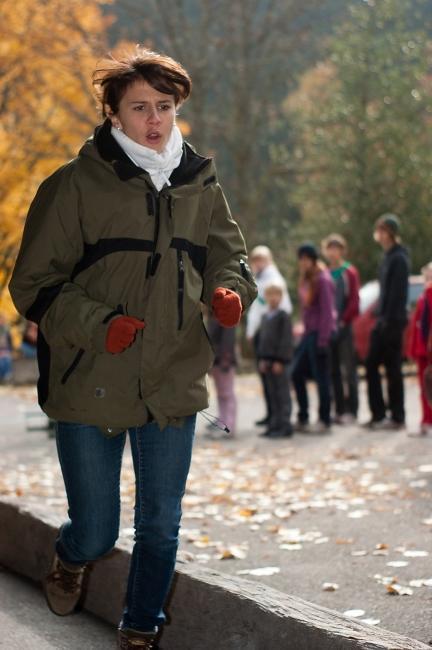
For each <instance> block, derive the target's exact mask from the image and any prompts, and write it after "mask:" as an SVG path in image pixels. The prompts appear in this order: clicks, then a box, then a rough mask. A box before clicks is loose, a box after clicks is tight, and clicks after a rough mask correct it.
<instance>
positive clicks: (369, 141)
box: [281, 0, 432, 278]
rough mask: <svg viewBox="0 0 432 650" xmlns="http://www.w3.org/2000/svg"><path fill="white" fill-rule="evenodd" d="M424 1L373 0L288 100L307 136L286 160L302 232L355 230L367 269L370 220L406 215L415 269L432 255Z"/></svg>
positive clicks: (368, 273) (351, 234)
mask: <svg viewBox="0 0 432 650" xmlns="http://www.w3.org/2000/svg"><path fill="white" fill-rule="evenodd" d="M423 4H424V3H423V2H422V0H414V1H413V0H379V1H375V0H368V1H365V2H362V3H358V2H355V3H353V4H352V6H351V7H350V19H349V20H348V21H347V22H346V23H345V24H344V25H343V26H342V27H341V28H340V30H339V31H338V34H337V35H336V36H335V37H334V38H333V39H332V40H331V42H330V46H329V56H328V58H327V59H326V60H325V61H324V62H323V63H320V64H318V65H317V66H315V67H314V68H313V69H311V70H310V71H308V72H307V73H306V74H305V75H303V77H302V79H301V82H300V84H299V88H298V90H297V91H296V93H294V94H293V95H292V96H291V97H290V98H289V99H288V101H287V103H286V109H287V119H288V122H290V121H292V120H293V119H295V120H296V124H297V128H298V132H299V138H298V142H297V146H296V147H295V148H294V152H293V155H291V156H290V157H289V160H288V159H287V161H286V166H285V172H284V171H283V170H282V171H281V177H283V175H284V173H285V175H286V178H287V179H288V178H290V179H292V178H295V182H296V187H295V190H294V192H293V194H292V195H291V197H294V200H295V202H296V204H297V206H298V208H299V210H300V212H301V215H302V219H301V221H300V223H299V226H298V228H297V231H296V236H297V238H298V239H301V238H305V237H310V238H313V239H315V240H319V239H320V237H321V236H322V235H325V234H326V233H328V232H329V231H334V230H338V231H341V232H342V233H343V234H344V235H346V236H347V238H348V240H349V241H350V246H351V256H352V257H353V258H354V259H355V260H356V262H357V263H358V264H359V265H360V267H361V269H362V271H363V277H364V278H368V277H372V276H374V275H375V273H376V258H377V255H378V248H377V247H376V246H375V245H374V244H373V242H372V238H371V232H372V226H373V223H374V221H375V220H376V218H377V217H378V216H379V215H380V214H382V213H383V212H387V211H391V212H395V213H397V214H399V215H400V216H401V217H402V221H403V234H404V239H405V240H406V242H407V243H408V245H409V246H410V248H411V252H412V255H413V262H414V269H417V270H418V268H419V267H420V265H421V264H423V263H425V262H426V261H427V260H428V259H429V258H430V254H431V253H430V225H431V211H432V206H431V201H430V186H431V181H432V131H431V122H432V80H431V77H430V64H431V47H430V44H429V39H428V34H427V32H426V26H423V25H421V24H420V23H419V22H417V24H416V19H418V18H419V17H420V13H418V12H420V10H422V9H423Z"/></svg>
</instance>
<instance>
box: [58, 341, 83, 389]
mask: <svg viewBox="0 0 432 650" xmlns="http://www.w3.org/2000/svg"><path fill="white" fill-rule="evenodd" d="M83 354H84V350H83V349H82V348H80V349H79V350H78V352H77V353H76V355H75V357H74V360H73V361H72V363H71V364H70V366H69V368H68V369H67V370H66V372H65V373H64V375H63V377H62V378H61V383H62V384H65V383H66V382H67V380H68V379H69V377H70V376H71V374H72V373H73V371H74V370H75V368H76V367H77V365H78V364H79V362H80V361H81V357H82V355H83Z"/></svg>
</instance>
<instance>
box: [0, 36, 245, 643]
mask: <svg viewBox="0 0 432 650" xmlns="http://www.w3.org/2000/svg"><path fill="white" fill-rule="evenodd" d="M93 83H94V86H95V89H96V93H97V97H98V100H99V102H100V106H101V109H102V115H103V117H104V121H103V123H102V124H101V125H100V126H98V127H96V129H95V132H94V136H93V137H92V138H90V139H89V140H87V142H86V143H85V144H84V145H83V147H82V148H81V150H80V151H79V153H78V156H77V157H76V158H75V159H73V160H72V161H71V162H69V163H67V164H66V165H64V166H63V167H61V168H60V169H58V170H57V171H56V172H54V174H52V175H51V176H50V177H49V178H47V179H46V180H45V181H44V182H43V183H42V185H41V186H40V188H39V190H38V192H37V194H36V196H35V198H34V200H33V202H32V204H31V206H30V210H29V214H28V217H27V220H26V223H25V228H24V234H23V239H22V243H21V248H20V251H19V254H18V257H17V261H16V265H15V269H14V271H13V274H12V279H11V282H10V285H9V289H10V293H11V295H12V299H13V301H14V304H15V306H16V308H17V310H18V312H20V313H21V314H22V315H23V316H25V317H26V318H27V319H29V320H31V321H33V322H35V323H37V324H38V326H39V328H38V342H37V351H38V364H39V374H40V376H39V381H38V398H39V403H40V405H41V407H42V409H43V410H44V411H45V413H46V414H47V415H48V416H49V417H50V418H53V419H54V420H55V421H56V442H57V450H58V456H59V461H60V465H61V469H62V473H63V478H64V482H65V488H66V493H67V497H68V505H69V510H68V515H69V518H68V520H67V521H66V522H65V523H64V524H63V526H62V527H61V528H60V530H59V532H58V536H57V539H56V548H55V552H54V558H53V562H52V566H51V568H50V570H49V573H48V575H47V576H46V580H45V585H44V586H45V595H46V598H47V601H48V604H49V606H50V608H51V609H52V611H53V612H54V613H56V614H58V615H67V614H70V613H72V612H73V611H75V610H76V609H77V607H78V606H79V605H80V604H81V602H82V600H83V598H84V596H85V594H84V591H85V589H84V585H85V583H86V574H87V571H88V568H89V563H91V562H93V561H94V560H96V559H97V558H99V557H100V556H102V555H104V554H106V553H107V552H108V551H109V550H110V549H112V547H113V546H114V544H115V542H116V539H117V537H118V531H119V518H120V469H121V461H122V454H123V448H124V445H125V440H126V435H127V433H128V434H129V438H130V443H131V450H132V456H133V463H134V469H135V475H136V503H135V522H134V524H135V538H134V547H133V552H132V559H131V565H130V571H129V578H128V584H127V591H126V598H125V607H124V611H123V616H122V620H121V622H120V624H119V631H118V645H119V648H132V647H133V648H136V647H140V648H156V647H157V645H156V644H157V639H158V638H159V636H160V633H161V630H162V626H163V624H164V622H165V613H164V610H163V608H164V603H165V601H166V597H167V594H168V591H169V588H170V585H171V581H172V576H173V572H174V566H175V559H176V552H177V546H178V531H179V526H180V518H181V500H182V497H183V494H184V491H185V484H186V480H187V475H188V472H189V466H190V461H191V454H192V446H193V438H194V430H195V420H196V414H197V412H199V411H201V410H203V409H205V408H206V407H207V406H208V395H207V388H206V373H207V371H208V370H209V369H210V368H211V366H212V362H213V351H212V348H211V345H210V342H209V339H208V335H207V332H206V329H205V326H204V323H203V318H202V309H201V306H202V303H203V304H205V305H206V306H207V307H208V308H209V309H210V310H211V312H212V314H213V316H214V317H215V318H216V319H217V320H218V321H219V322H220V323H221V324H222V325H224V326H226V327H233V326H235V325H237V324H238V322H239V321H240V317H241V314H242V312H243V311H244V309H246V308H247V307H248V306H249V304H250V303H251V302H252V301H253V300H254V298H255V297H256V287H255V283H254V279H253V276H252V274H251V272H250V270H249V267H248V264H247V253H246V248H245V243H244V239H243V237H242V235H241V233H240V230H239V228H238V226H237V224H236V222H235V221H234V220H233V218H232V216H231V214H230V210H229V207H228V205H227V202H226V200H225V197H224V194H223V191H222V189H221V187H220V184H219V182H218V177H217V172H216V168H215V164H214V162H213V160H212V159H210V158H206V157H203V156H201V155H199V154H198V153H196V151H195V150H194V148H193V147H192V146H191V145H190V144H188V143H187V142H185V141H184V140H183V138H182V135H181V132H180V130H179V128H178V127H177V125H176V111H177V110H178V108H179V106H180V105H181V104H182V102H184V101H185V100H186V99H187V98H188V96H189V94H190V90H191V80H190V77H189V75H188V73H187V72H186V71H185V69H184V68H183V67H182V66H181V65H180V64H179V63H178V62H176V61H174V60H173V59H171V58H170V57H168V56H164V55H161V54H157V53H154V52H151V51H149V50H147V49H145V48H141V47H138V48H137V49H136V51H134V52H133V53H130V54H125V55H124V56H122V57H121V58H119V59H116V58H114V57H110V58H108V59H106V60H104V61H103V62H102V63H101V64H100V66H98V69H97V70H96V71H95V73H94V75H93Z"/></svg>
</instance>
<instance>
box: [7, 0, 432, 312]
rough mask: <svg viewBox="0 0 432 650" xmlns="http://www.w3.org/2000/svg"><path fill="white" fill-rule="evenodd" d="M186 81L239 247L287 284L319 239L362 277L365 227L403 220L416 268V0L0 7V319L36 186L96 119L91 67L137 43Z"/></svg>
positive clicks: (419, 129)
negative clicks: (389, 216)
mask: <svg viewBox="0 0 432 650" xmlns="http://www.w3.org/2000/svg"><path fill="white" fill-rule="evenodd" d="M138 42H139V43H141V44H146V45H147V46H150V47H152V48H155V49H157V50H162V51H164V52H166V53H167V54H170V55H172V56H173V57H174V58H177V59H178V60H180V61H181V62H182V63H183V64H184V65H185V67H186V68H187V69H188V71H189V72H190V74H191V76H192V79H193V81H194V88H193V93H192V98H191V100H190V101H189V102H188V103H187V104H186V105H185V106H184V108H182V110H181V116H180V125H181V127H182V130H183V132H184V135H185V136H186V137H187V138H188V139H189V140H190V142H191V143H192V144H193V145H194V146H196V148H197V149H198V150H199V151H201V152H202V153H204V154H212V155H214V156H216V160H217V164H218V168H219V175H220V179H221V182H222V184H223V186H224V188H225V191H226V193H227V196H228V199H229V201H230V204H231V207H232V210H233V213H234V216H235V218H236V219H237V220H238V221H239V222H240V224H241V226H242V228H243V229H244V231H245V234H246V237H247V242H248V246H249V248H251V247H252V246H254V245H255V244H262V243H263V244H267V245H268V246H270V247H271V248H272V249H273V251H274V253H275V258H276V261H277V263H278V265H279V266H280V268H281V270H282V272H283V273H284V274H285V276H286V277H287V279H288V280H289V281H292V280H293V279H294V273H295V269H294V266H295V255H294V252H295V247H296V246H297V244H298V243H299V242H300V241H301V240H304V239H314V240H315V241H319V239H320V238H321V236H324V235H326V234H328V232H329V231H338V232H341V233H342V234H343V235H344V236H345V237H346V238H347V239H348V242H349V246H350V259H352V261H353V262H354V263H355V264H356V265H357V266H358V268H359V269H360V272H361V276H362V281H363V283H365V282H366V281H368V280H370V279H372V278H373V277H374V276H375V274H376V265H377V260H378V256H379V250H378V247H377V246H375V245H374V244H373V243H372V238H371V229H372V224H373V223H374V221H375V220H376V218H377V217H378V216H379V215H380V214H381V213H383V212H385V211H391V212H396V213H397V214H399V215H400V216H401V217H402V221H403V238H404V240H405V243H406V244H407V245H408V246H409V248H410V251H411V255H412V259H413V272H415V273H417V272H418V270H419V268H420V267H421V266H422V265H423V264H425V263H426V262H428V261H429V258H430V234H431V229H430V224H431V200H430V185H431V178H432V129H431V128H430V126H431V121H432V75H431V70H432V68H431V61H432V4H431V3H430V2H428V1H426V0H365V1H363V0H351V1H350V2H347V0H237V1H236V2H231V0H211V1H210V0H209V1H204V0H176V1H175V2H174V1H172V0H117V1H108V2H106V1H102V0H85V1H84V0H69V1H68V2H63V1H62V0H44V1H39V2H38V1H35V0H32V1H31V2H30V0H2V3H1V21H0V68H1V78H0V114H1V119H0V311H2V312H3V313H5V312H6V314H7V315H8V318H9V319H12V321H14V320H15V319H16V314H15V313H14V310H13V306H12V304H11V301H10V298H9V295H8V292H7V283H8V280H9V277H10V273H11V270H12V267H13V264H14V260H15V257H16V253H17V249H18V246H19V242H20V238H21V233H22V227H23V223H24V220H25V216H26V213H27V210H28V206H29V202H30V201H31V199H32V197H33V195H34V193H35V191H36V189H37V186H38V185H39V183H40V182H41V181H42V180H43V178H45V177H46V176H47V175H48V174H49V173H51V172H52V171H53V170H55V169H56V168H57V167H58V166H60V165H61V164H63V163H64V162H67V161H68V160H70V159H71V158H72V157H74V156H75V154H76V152H77V150H78V149H79V147H80V145H81V144H82V142H83V140H84V139H85V138H86V137H88V136H89V135H91V134H92V132H93V129H94V126H95V125H96V124H97V123H98V122H100V121H101V120H100V117H99V116H98V114H97V111H96V103H95V101H94V99H93V96H92V88H91V83H90V75H91V71H92V69H93V68H94V66H95V64H96V62H97V60H98V58H100V57H101V56H102V55H104V54H105V53H106V52H107V51H112V52H115V53H117V52H119V51H121V50H122V48H124V47H128V46H129V47H130V46H132V47H133V46H134V44H136V43H138Z"/></svg>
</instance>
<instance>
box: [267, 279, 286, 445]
mask: <svg viewBox="0 0 432 650" xmlns="http://www.w3.org/2000/svg"><path fill="white" fill-rule="evenodd" d="M283 296H284V286H283V285H282V284H276V283H271V284H268V285H267V286H266V288H265V290H264V297H265V300H266V303H267V305H268V312H267V313H265V314H264V316H263V317H262V322H261V328H260V338H259V343H258V367H259V370H260V373H262V375H263V376H264V381H265V382H266V392H267V394H268V396H269V399H270V413H271V417H270V421H269V425H268V429H267V431H265V432H264V433H263V434H261V435H263V436H268V437H269V438H282V437H284V436H292V426H291V395H290V371H289V363H290V361H291V358H292V347H293V340H292V325H291V317H290V316H289V315H288V314H287V313H286V311H284V309H282V305H281V303H282V300H283Z"/></svg>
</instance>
